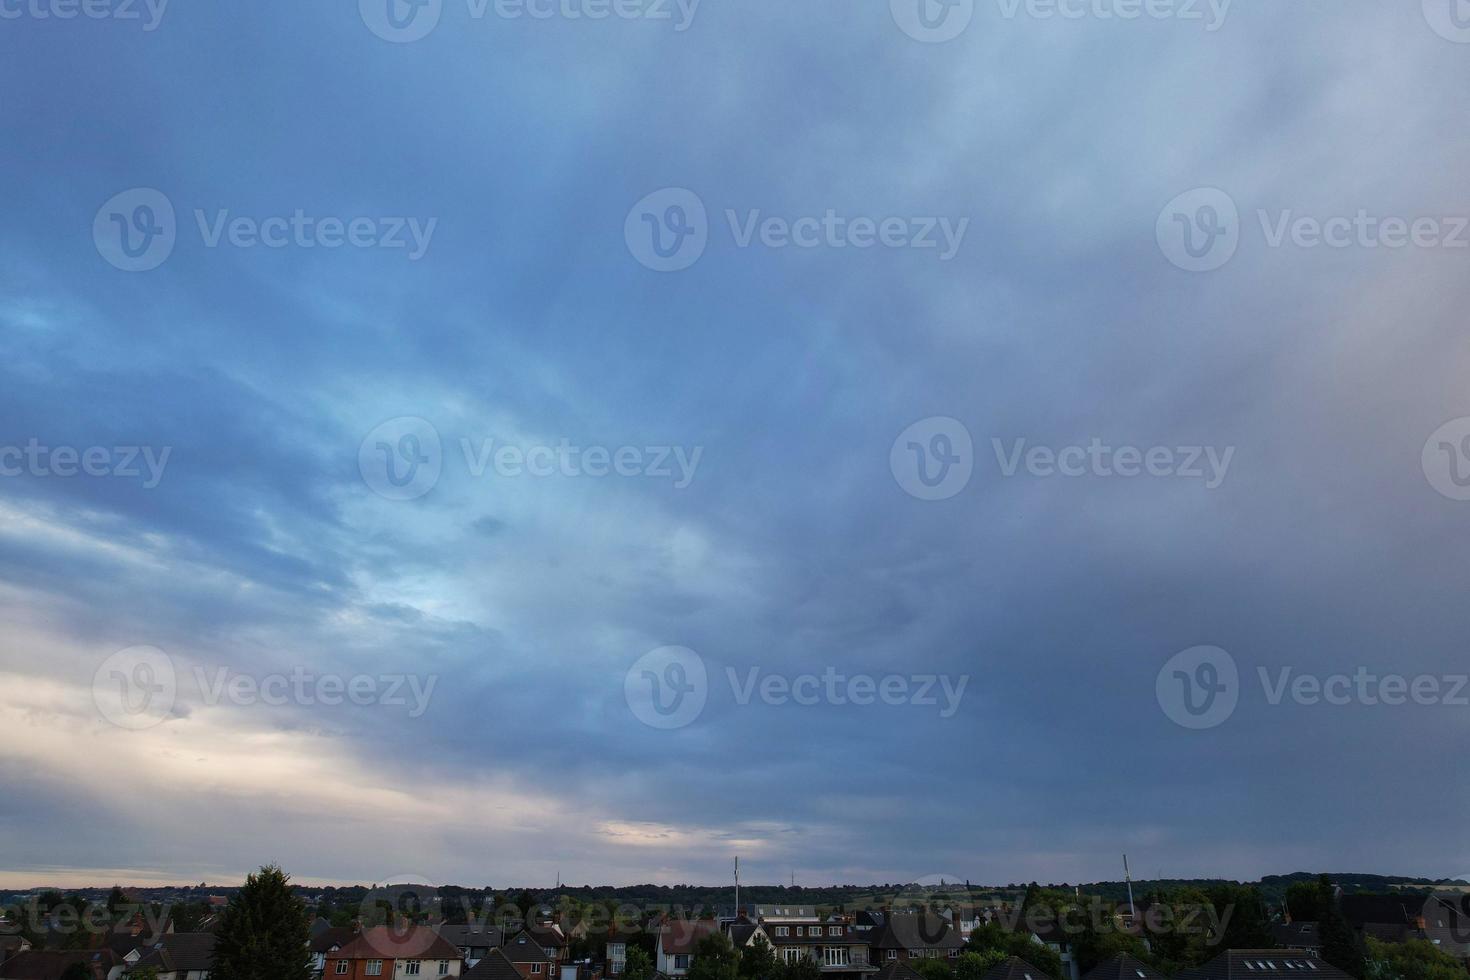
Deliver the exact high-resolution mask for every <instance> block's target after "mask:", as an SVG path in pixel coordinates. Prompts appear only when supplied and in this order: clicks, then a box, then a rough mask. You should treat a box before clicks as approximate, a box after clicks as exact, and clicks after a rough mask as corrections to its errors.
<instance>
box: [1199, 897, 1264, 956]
mask: <svg viewBox="0 0 1470 980" xmlns="http://www.w3.org/2000/svg"><path fill="white" fill-rule="evenodd" d="M1205 897H1206V898H1207V899H1208V900H1209V902H1210V904H1211V905H1213V906H1214V907H1215V915H1216V916H1218V919H1217V921H1218V922H1220V923H1221V924H1222V928H1223V930H1224V933H1223V935H1220V936H1211V937H1210V941H1211V943H1212V944H1213V945H1214V946H1216V948H1217V949H1275V948H1276V937H1275V936H1274V935H1272V933H1271V923H1270V920H1268V919H1267V918H1266V899H1265V897H1264V896H1262V895H1261V890H1260V889H1259V888H1256V887H1254V886H1252V885H1235V884H1220V885H1211V886H1210V887H1209V888H1207V889H1205Z"/></svg>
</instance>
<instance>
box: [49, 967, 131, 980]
mask: <svg viewBox="0 0 1470 980" xmlns="http://www.w3.org/2000/svg"><path fill="white" fill-rule="evenodd" d="M134 976H136V974H134ZM61 980H92V971H91V970H89V969H87V964H85V963H73V964H72V965H71V966H68V967H67V968H66V969H65V970H62V971H61Z"/></svg>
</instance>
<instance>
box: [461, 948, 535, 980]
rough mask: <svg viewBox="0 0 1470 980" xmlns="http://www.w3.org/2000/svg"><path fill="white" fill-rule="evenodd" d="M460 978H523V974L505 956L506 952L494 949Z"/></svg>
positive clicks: (509, 979) (471, 979)
mask: <svg viewBox="0 0 1470 980" xmlns="http://www.w3.org/2000/svg"><path fill="white" fill-rule="evenodd" d="M460 980H521V974H520V971H519V970H517V969H516V968H515V964H514V963H512V962H511V961H510V960H508V959H506V958H505V954H504V953H502V952H501V951H500V950H498V949H492V950H491V951H490V953H489V955H487V956H486V957H485V958H484V959H482V960H480V962H478V963H476V964H475V965H474V966H473V967H472V968H470V970H469V971H468V972H466V973H462V974H460Z"/></svg>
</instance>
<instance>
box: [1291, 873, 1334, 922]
mask: <svg viewBox="0 0 1470 980" xmlns="http://www.w3.org/2000/svg"><path fill="white" fill-rule="evenodd" d="M1327 897H1329V898H1330V897H1331V896H1330V894H1329V895H1328V896H1327ZM1286 911H1287V912H1289V913H1290V914H1291V921H1293V922H1321V921H1322V917H1323V915H1325V914H1326V908H1325V907H1324V905H1323V895H1322V882H1321V881H1320V880H1318V881H1294V882H1292V883H1291V884H1290V885H1289V886H1287V889H1286Z"/></svg>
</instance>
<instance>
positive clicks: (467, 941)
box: [435, 922, 505, 949]
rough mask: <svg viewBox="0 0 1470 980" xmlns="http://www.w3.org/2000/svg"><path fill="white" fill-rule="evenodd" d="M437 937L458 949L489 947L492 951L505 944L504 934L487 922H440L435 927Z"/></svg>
mask: <svg viewBox="0 0 1470 980" xmlns="http://www.w3.org/2000/svg"><path fill="white" fill-rule="evenodd" d="M435 929H437V930H438V932H439V935H441V936H443V937H444V938H445V939H447V940H449V941H450V942H451V943H453V944H454V945H456V946H458V947H459V948H460V949H470V948H472V947H487V946H488V947H489V948H491V949H494V948H495V947H496V946H499V945H500V944H501V943H503V942H505V934H504V933H502V932H501V931H500V928H499V927H498V926H492V925H490V924H489V923H488V922H459V923H454V924H450V923H448V922H441V923H440V924H439V925H438V926H435Z"/></svg>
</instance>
